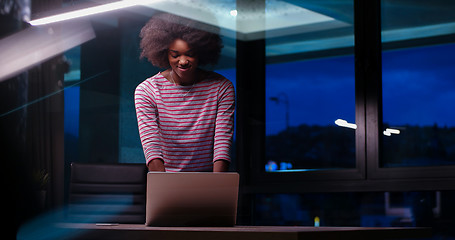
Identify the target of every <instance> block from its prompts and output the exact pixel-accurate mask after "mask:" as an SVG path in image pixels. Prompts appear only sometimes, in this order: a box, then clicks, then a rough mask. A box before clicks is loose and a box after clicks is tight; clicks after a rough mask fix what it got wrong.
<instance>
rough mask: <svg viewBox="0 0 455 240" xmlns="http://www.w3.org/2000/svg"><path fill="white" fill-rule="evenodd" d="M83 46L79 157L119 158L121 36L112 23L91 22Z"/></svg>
mask: <svg viewBox="0 0 455 240" xmlns="http://www.w3.org/2000/svg"><path fill="white" fill-rule="evenodd" d="M92 26H93V29H94V30H95V34H96V38H95V39H93V40H91V41H89V42H87V43H85V44H83V45H82V46H81V79H82V80H87V79H89V80H87V81H85V82H84V83H82V84H81V85H80V127H79V129H80V130H79V143H80V144H79V156H80V158H79V161H80V162H97V163H116V162H118V136H119V133H118V122H119V114H118V110H119V67H120V50H119V49H120V47H119V46H120V45H119V44H120V38H119V30H118V27H117V26H116V25H115V24H113V25H110V24H105V23H100V22H95V21H94V22H92Z"/></svg>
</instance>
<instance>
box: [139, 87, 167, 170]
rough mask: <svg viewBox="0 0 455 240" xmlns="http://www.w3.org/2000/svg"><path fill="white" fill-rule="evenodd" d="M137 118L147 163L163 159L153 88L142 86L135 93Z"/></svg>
mask: <svg viewBox="0 0 455 240" xmlns="http://www.w3.org/2000/svg"><path fill="white" fill-rule="evenodd" d="M134 102H135V107H136V117H137V123H138V128H139V136H140V138H141V142H142V147H143V150H144V155H145V159H146V163H147V164H148V163H149V162H150V161H151V160H153V159H155V158H161V159H163V155H162V152H161V148H162V141H161V136H160V130H159V129H160V128H159V120H158V117H157V116H158V113H157V107H156V101H155V99H154V95H153V86H152V85H151V84H150V85H149V84H146V82H144V83H143V84H140V85H139V86H138V87H137V88H136V91H135V93H134Z"/></svg>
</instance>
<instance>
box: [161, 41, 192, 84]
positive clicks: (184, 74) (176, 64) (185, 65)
mask: <svg viewBox="0 0 455 240" xmlns="http://www.w3.org/2000/svg"><path fill="white" fill-rule="evenodd" d="M168 59H169V64H170V65H171V68H172V70H173V71H174V73H175V74H177V75H178V77H179V78H180V80H181V82H182V83H188V81H193V78H194V77H195V73H196V70H197V67H198V62H199V59H198V57H197V56H196V53H195V52H194V50H192V49H191V48H190V47H189V46H188V44H187V43H186V42H185V41H183V40H181V39H176V40H175V41H174V42H172V43H171V44H170V45H169V52H168Z"/></svg>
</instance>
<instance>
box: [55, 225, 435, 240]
mask: <svg viewBox="0 0 455 240" xmlns="http://www.w3.org/2000/svg"><path fill="white" fill-rule="evenodd" d="M58 228H61V229H67V230H72V233H71V235H72V239H109V240H115V239H131V240H132V239H134V240H136V239H148V240H150V239H159V240H168V239H169V240H171V239H172V240H174V239H176V240H192V239H197V240H228V239H229V240H232V239H233V240H243V239H245V240H256V239H257V240H269V239H270V240H272V239H274V240H275V239H278V240H288V239H289V240H291V239H292V240H298V239H305V240H307V239H324V240H325V239H340V240H341V239H343V240H346V239H348V240H353V239H362V240H363V239H399V238H430V237H431V229H430V228H364V227H273V226H236V227H146V226H144V225H140V224H119V225H114V226H97V225H95V224H77V223H75V224H73V223H71V224H59V225H58Z"/></svg>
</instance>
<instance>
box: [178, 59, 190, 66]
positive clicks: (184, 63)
mask: <svg viewBox="0 0 455 240" xmlns="http://www.w3.org/2000/svg"><path fill="white" fill-rule="evenodd" d="M188 62H189V61H188V59H186V58H180V60H179V64H180V65H186V64H188Z"/></svg>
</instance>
